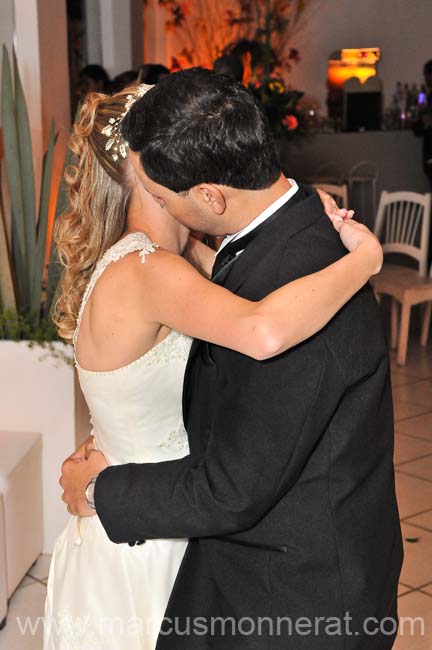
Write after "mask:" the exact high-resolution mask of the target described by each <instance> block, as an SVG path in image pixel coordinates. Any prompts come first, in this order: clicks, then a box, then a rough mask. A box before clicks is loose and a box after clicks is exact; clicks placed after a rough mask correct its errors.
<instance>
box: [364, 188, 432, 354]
mask: <svg viewBox="0 0 432 650" xmlns="http://www.w3.org/2000/svg"><path fill="white" fill-rule="evenodd" d="M430 208H431V195H430V194H416V193H414V192H392V193H389V192H383V193H382V194H381V199H380V204H379V208H378V214H377V219H376V226H375V234H376V235H377V236H378V238H379V239H380V241H381V242H382V244H383V250H384V253H401V254H404V255H407V256H408V257H411V258H412V259H414V260H415V261H416V262H417V263H418V271H416V270H415V269H410V268H407V267H404V266H396V265H392V264H384V266H383V268H382V271H381V272H380V273H379V274H378V275H377V276H375V277H374V278H372V284H373V285H374V288H375V293H376V295H377V298H378V299H380V296H381V295H382V294H388V295H390V296H391V297H392V311H391V346H392V348H396V345H397V349H398V353H397V363H398V365H400V366H403V365H405V363H406V355H407V348H408V335H409V325H410V317H411V307H412V306H413V305H418V304H422V303H429V302H430V301H432V279H431V278H430V277H429V278H427V277H426V271H427V254H428V245H429V229H430ZM398 304H400V305H401V306H402V317H401V324H400V330H399V332H398ZM428 323H430V307H429V306H426V310H425V314H424V320H423V327H422V336H421V343H422V345H426V340H427V332H428Z"/></svg>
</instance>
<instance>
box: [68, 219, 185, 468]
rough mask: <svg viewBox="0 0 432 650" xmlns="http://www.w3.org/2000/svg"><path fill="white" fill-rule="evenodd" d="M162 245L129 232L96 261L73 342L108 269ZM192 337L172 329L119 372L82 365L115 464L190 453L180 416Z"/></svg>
mask: <svg viewBox="0 0 432 650" xmlns="http://www.w3.org/2000/svg"><path fill="white" fill-rule="evenodd" d="M157 248H158V245H157V244H154V243H152V242H151V241H150V239H149V238H148V237H147V235H145V234H144V233H141V232H137V233H132V234H130V235H127V236H126V237H125V238H124V239H121V240H120V241H119V242H117V243H116V244H115V245H114V246H112V247H111V248H110V249H109V250H108V251H107V252H106V253H105V255H104V256H103V257H102V259H101V260H100V261H99V262H98V264H97V266H96V268H95V270H94V273H93V275H92V277H91V278H90V281H89V284H88V286H87V288H86V291H85V292H84V296H83V299H82V303H81V306H80V310H79V315H78V319H77V327H76V330H75V334H74V344H76V342H77V339H78V333H79V329H80V325H81V321H82V317H83V313H84V309H85V306H86V304H87V302H88V300H89V298H90V295H91V292H92V291H93V289H94V287H95V285H96V283H97V281H98V279H99V278H100V277H101V275H102V273H103V272H104V271H105V269H106V268H107V267H108V266H109V265H110V264H113V263H115V262H117V261H118V260H120V259H122V258H123V257H125V255H128V254H129V253H133V252H136V251H139V257H140V260H141V262H142V263H145V260H146V257H147V255H150V254H151V253H154V252H155V251H156V250H157ZM190 345H191V339H190V338H189V337H188V336H185V335H184V334H180V333H178V332H175V331H172V332H171V334H169V335H168V336H167V337H166V338H165V339H163V340H162V341H161V342H160V343H158V344H157V345H155V346H154V347H153V348H152V349H151V350H149V351H148V352H146V353H145V354H144V355H142V356H141V357H140V358H138V359H136V360H135V361H132V362H131V363H129V364H127V365H126V366H122V367H121V368H118V369H116V370H111V371H105V372H95V371H90V370H85V369H84V368H81V367H80V365H79V363H78V361H77V360H76V359H75V363H76V367H77V371H78V376H79V380H80V384H81V388H82V390H83V393H84V396H85V398H86V401H87V404H88V406H89V409H90V415H91V419H92V424H93V427H94V436H95V441H96V444H97V447H98V448H99V449H100V450H101V451H102V452H103V453H104V454H105V455H106V456H107V458H108V460H109V461H110V462H111V463H112V464H118V463H127V462H158V461H162V460H170V459H172V458H179V457H181V456H184V455H185V454H186V453H187V452H188V443H187V435H186V431H185V429H184V426H183V419H182V408H181V403H182V399H181V398H182V390H183V377H184V371H185V367H186V362H187V359H188V356H189V350H190Z"/></svg>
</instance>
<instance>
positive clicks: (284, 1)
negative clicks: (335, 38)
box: [158, 0, 323, 72]
mask: <svg viewBox="0 0 432 650" xmlns="http://www.w3.org/2000/svg"><path fill="white" fill-rule="evenodd" d="M322 1H323V0H224V2H214V0H158V3H159V6H160V7H163V8H164V9H165V10H166V12H167V21H166V28H167V30H168V31H169V32H174V33H175V35H176V38H177V42H178V44H179V52H178V54H177V56H176V57H175V59H176V60H177V63H178V64H180V65H181V66H182V67H183V66H184V65H189V66H193V65H200V66H204V67H207V66H211V65H212V63H213V61H214V60H215V59H217V58H218V57H219V56H220V55H221V54H222V52H223V51H224V49H225V47H226V45H227V43H233V42H237V41H240V40H244V39H246V40H249V41H250V40H257V41H259V42H261V43H264V42H265V41H266V40H268V41H269V44H270V46H271V49H272V51H273V52H274V54H275V57H276V59H277V61H278V64H279V65H280V66H281V67H282V69H283V70H284V71H285V72H289V71H290V69H291V66H292V65H293V63H297V62H298V52H297V50H295V49H294V48H292V47H291V42H292V40H293V37H294V36H295V35H297V33H298V32H300V31H301V29H302V28H303V26H304V24H305V22H306V20H307V18H308V16H309V12H310V10H311V9H312V8H313V7H314V6H316V5H318V4H319V3H321V2H322Z"/></svg>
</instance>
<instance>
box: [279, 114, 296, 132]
mask: <svg viewBox="0 0 432 650" xmlns="http://www.w3.org/2000/svg"><path fill="white" fill-rule="evenodd" d="M282 124H283V125H284V126H286V128H287V129H288V131H295V130H296V128H297V127H298V119H297V118H296V116H295V115H285V117H284V118H283V120H282Z"/></svg>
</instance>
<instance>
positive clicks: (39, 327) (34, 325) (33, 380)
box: [0, 47, 89, 552]
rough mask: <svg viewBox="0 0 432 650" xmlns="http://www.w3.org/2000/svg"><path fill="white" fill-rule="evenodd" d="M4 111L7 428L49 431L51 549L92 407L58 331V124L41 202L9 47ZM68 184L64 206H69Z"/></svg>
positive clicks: (2, 333)
mask: <svg viewBox="0 0 432 650" xmlns="http://www.w3.org/2000/svg"><path fill="white" fill-rule="evenodd" d="M1 115H2V127H3V150H4V162H5V169H6V191H7V194H8V197H7V199H8V205H10V219H9V220H7V219H6V214H5V209H4V207H3V206H4V205H5V201H2V200H0V387H1V388H0V391H1V392H0V399H1V405H2V406H1V410H0V430H9V431H17V435H19V432H20V431H40V432H41V433H42V434H43V447H44V450H43V491H44V494H43V498H44V552H51V551H52V546H53V543H54V540H55V538H56V536H57V535H58V533H59V532H60V530H61V528H62V527H63V525H64V523H65V522H66V520H67V512H66V509H65V507H64V505H63V503H62V502H61V499H60V488H59V485H58V476H59V473H60V467H61V463H62V461H63V460H64V458H65V457H66V456H68V455H69V454H70V453H71V452H72V451H73V450H74V448H75V446H76V442H77V438H78V440H79V438H80V437H81V436H80V434H81V435H84V434H85V433H86V432H88V429H89V425H88V410H87V409H86V407H85V403H84V402H83V397H82V394H81V391H80V390H79V387H78V383H77V381H76V376H75V370H74V366H73V352H72V349H71V346H69V345H66V344H65V343H63V342H62V341H60V340H59V339H58V336H57V332H56V329H55V326H54V324H53V322H52V320H51V317H50V313H51V308H52V305H53V301H54V299H55V293H56V287H57V283H58V275H59V264H58V263H57V262H56V260H55V250H54V247H53V246H51V251H48V240H49V236H48V214H49V204H50V198H51V181H52V169H53V157H54V147H55V142H56V136H55V129H54V125H53V124H52V125H51V128H50V133H49V140H48V149H47V151H46V153H45V156H44V160H43V171H42V180H41V188H40V200H39V205H38V207H36V193H35V175H34V168H33V152H32V143H31V137H30V126H29V119H28V111H27V105H26V100H25V97H24V93H23V88H22V84H21V80H20V75H19V71H18V66H17V61H16V57H15V54H14V56H13V63H12V66H11V62H10V58H9V55H8V52H7V49H6V47H3V61H2V80H1ZM64 189H65V188H64V187H61V188H60V191H59V198H58V202H57V209H56V214H59V213H61V212H62V211H63V209H64V205H65V204H64V200H65V192H64ZM0 198H1V197H0ZM6 223H8V224H10V236H8V228H7V227H6ZM49 258H50V261H49V264H47V260H48V259H49Z"/></svg>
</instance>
